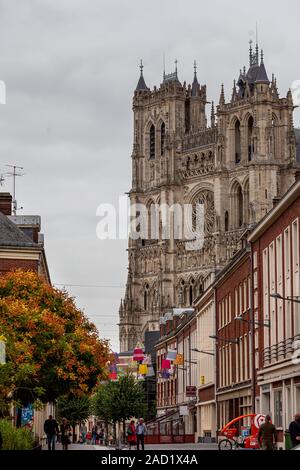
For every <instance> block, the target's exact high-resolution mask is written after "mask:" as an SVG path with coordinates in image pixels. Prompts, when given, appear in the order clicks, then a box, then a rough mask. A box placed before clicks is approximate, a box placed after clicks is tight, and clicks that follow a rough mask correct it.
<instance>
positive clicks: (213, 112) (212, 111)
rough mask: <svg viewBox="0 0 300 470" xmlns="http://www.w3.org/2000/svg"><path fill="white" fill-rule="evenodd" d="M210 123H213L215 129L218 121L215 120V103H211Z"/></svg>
mask: <svg viewBox="0 0 300 470" xmlns="http://www.w3.org/2000/svg"><path fill="white" fill-rule="evenodd" d="M210 123H211V127H215V124H216V119H215V106H214V102H213V101H212V102H211V113H210Z"/></svg>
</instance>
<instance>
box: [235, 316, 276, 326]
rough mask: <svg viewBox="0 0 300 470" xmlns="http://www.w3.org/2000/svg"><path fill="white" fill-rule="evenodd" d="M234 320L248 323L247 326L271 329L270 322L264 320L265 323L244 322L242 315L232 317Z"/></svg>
mask: <svg viewBox="0 0 300 470" xmlns="http://www.w3.org/2000/svg"><path fill="white" fill-rule="evenodd" d="M234 319H235V320H238V321H243V322H245V323H248V324H254V325H258V326H265V327H266V328H271V325H270V320H266V323H264V322H260V321H256V320H246V319H245V318H243V317H242V315H238V316H236V317H234Z"/></svg>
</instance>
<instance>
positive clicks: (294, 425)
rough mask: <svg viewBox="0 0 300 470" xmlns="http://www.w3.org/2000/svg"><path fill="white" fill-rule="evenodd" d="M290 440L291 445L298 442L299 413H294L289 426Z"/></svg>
mask: <svg viewBox="0 0 300 470" xmlns="http://www.w3.org/2000/svg"><path fill="white" fill-rule="evenodd" d="M289 431H290V435H291V440H292V444H293V447H296V446H297V445H299V444H300V413H297V414H296V415H295V421H292V422H291V424H290V426H289Z"/></svg>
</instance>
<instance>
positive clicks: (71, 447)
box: [43, 443, 218, 451]
mask: <svg viewBox="0 0 300 470" xmlns="http://www.w3.org/2000/svg"><path fill="white" fill-rule="evenodd" d="M68 449H69V450H115V447H114V446H111V447H107V446H99V445H91V444H70V445H69V447H68ZM43 450H47V446H44V447H43ZM56 450H62V446H61V444H60V443H57V444H56ZM121 450H128V447H125V448H122V449H121ZM147 450H174V451H175V450H176V451H177V450H184V451H188V450H218V446H217V444H154V445H153V444H152V445H150V444H149V445H145V451H147Z"/></svg>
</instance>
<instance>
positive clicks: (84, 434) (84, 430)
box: [79, 423, 87, 444]
mask: <svg viewBox="0 0 300 470" xmlns="http://www.w3.org/2000/svg"><path fill="white" fill-rule="evenodd" d="M79 433H80V438H81V443H82V444H85V442H86V437H87V427H86V425H85V423H82V424H81V425H80V428H79Z"/></svg>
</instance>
